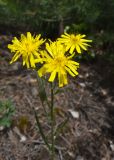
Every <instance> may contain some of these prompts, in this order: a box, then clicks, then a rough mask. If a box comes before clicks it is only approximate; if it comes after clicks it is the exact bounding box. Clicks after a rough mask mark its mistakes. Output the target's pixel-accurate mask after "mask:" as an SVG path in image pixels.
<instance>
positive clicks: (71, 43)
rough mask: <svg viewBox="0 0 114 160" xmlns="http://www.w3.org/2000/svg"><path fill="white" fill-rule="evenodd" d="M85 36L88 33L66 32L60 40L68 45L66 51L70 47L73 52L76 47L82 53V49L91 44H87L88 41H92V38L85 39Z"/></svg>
mask: <svg viewBox="0 0 114 160" xmlns="http://www.w3.org/2000/svg"><path fill="white" fill-rule="evenodd" d="M84 37H86V35H81V34H78V35H74V34H71V35H69V34H67V33H64V34H63V35H61V38H58V41H59V42H60V43H62V44H64V45H65V46H66V51H68V50H69V49H70V50H69V52H70V53H71V54H72V53H73V52H74V50H75V49H76V51H77V52H78V53H81V49H83V50H85V51H86V50H87V47H88V46H90V45H89V44H87V42H92V40H87V39H84Z"/></svg>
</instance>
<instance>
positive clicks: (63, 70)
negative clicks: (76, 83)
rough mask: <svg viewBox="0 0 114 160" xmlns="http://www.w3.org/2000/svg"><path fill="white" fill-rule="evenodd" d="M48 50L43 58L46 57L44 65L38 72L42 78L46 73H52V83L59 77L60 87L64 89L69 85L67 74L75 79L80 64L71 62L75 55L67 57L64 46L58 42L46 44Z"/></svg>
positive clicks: (50, 79) (50, 78)
mask: <svg viewBox="0 0 114 160" xmlns="http://www.w3.org/2000/svg"><path fill="white" fill-rule="evenodd" d="M46 50H47V51H44V52H43V53H42V54H43V57H45V58H44V64H43V66H42V67H41V68H40V69H39V70H38V74H39V76H40V77H42V76H43V75H45V74H46V73H50V74H51V75H50V77H49V81H50V82H53V81H54V80H55V78H56V76H58V80H59V87H63V86H64V85H66V84H68V81H67V73H69V74H70V75H71V76H73V77H74V76H76V75H78V72H77V68H78V67H79V63H77V62H75V61H73V60H71V58H72V57H73V55H70V56H66V55H65V53H66V50H65V47H64V45H62V44H60V43H58V42H51V43H50V44H48V43H46Z"/></svg>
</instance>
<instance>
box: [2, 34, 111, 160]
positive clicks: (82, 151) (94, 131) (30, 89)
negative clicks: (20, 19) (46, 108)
mask: <svg viewBox="0 0 114 160" xmlns="http://www.w3.org/2000/svg"><path fill="white" fill-rule="evenodd" d="M11 38H12V37H8V38H7V36H1V37H0V100H2V101H3V100H7V99H10V100H11V101H12V102H13V104H14V106H15V109H16V111H15V114H14V116H13V117H12V120H13V123H12V126H11V127H10V128H7V129H6V128H5V129H1V131H0V160H49V154H48V152H47V150H46V148H45V146H44V145H43V142H42V139H41V137H40V134H39V132H38V130H37V127H36V123H35V119H34V114H33V110H32V108H31V104H32V105H33V106H34V107H35V109H36V110H37V111H38V115H39V117H40V120H41V124H42V126H43V129H44V131H45V134H46V135H48V133H49V130H50V129H49V125H48V124H47V121H46V119H45V118H44V114H43V108H42V105H41V103H40V99H39V97H38V86H37V80H36V76H35V74H34V73H32V71H30V70H28V71H27V70H26V69H25V68H23V67H22V66H21V63H20V62H16V63H15V64H12V65H10V64H9V61H10V59H11V54H10V53H9V52H8V50H7V49H6V45H7V43H8V42H9V41H10V39H11ZM69 81H70V82H69V85H68V86H66V87H64V88H63V89H62V92H60V93H59V94H57V95H56V96H55V108H56V110H57V109H58V113H57V114H56V124H55V125H57V124H59V123H60V122H61V121H63V120H64V119H65V118H66V117H69V120H68V123H67V124H66V126H65V128H64V129H63V130H62V132H61V134H60V135H59V136H58V137H57V139H56V160H114V97H113V96H114V66H113V65H112V64H108V63H106V62H104V61H103V60H101V59H99V58H98V59H96V60H95V61H93V62H92V63H90V62H88V63H87V62H86V63H81V65H80V69H79V76H78V77H76V78H72V79H70V80H69ZM47 90H49V88H48V87H47ZM23 119H24V120H23ZM21 121H25V122H24V125H21Z"/></svg>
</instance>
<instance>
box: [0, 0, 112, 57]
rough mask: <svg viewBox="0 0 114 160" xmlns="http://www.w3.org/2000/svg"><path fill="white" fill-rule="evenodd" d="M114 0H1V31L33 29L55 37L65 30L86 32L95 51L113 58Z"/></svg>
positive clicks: (2, 32)
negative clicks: (91, 40)
mask: <svg viewBox="0 0 114 160" xmlns="http://www.w3.org/2000/svg"><path fill="white" fill-rule="evenodd" d="M113 29H114V1H113V0H103V1H97V0H70V1H69V0H0V32H1V34H19V33H20V32H21V33H23V32H26V31H31V32H33V33H41V34H42V35H43V36H44V37H47V38H51V39H55V38H57V37H58V36H60V34H61V33H63V32H64V31H67V32H69V33H70V32H74V33H77V32H78V33H82V34H83V33H85V34H87V36H90V38H92V39H93V44H94V45H95V47H94V48H95V52H96V53H94V52H93V53H92V55H91V56H92V57H94V56H95V55H96V54H97V53H98V54H100V55H101V54H102V52H103V55H104V54H106V53H108V55H106V58H108V59H110V60H112V59H114V54H113V51H114V45H113V43H114V32H113Z"/></svg>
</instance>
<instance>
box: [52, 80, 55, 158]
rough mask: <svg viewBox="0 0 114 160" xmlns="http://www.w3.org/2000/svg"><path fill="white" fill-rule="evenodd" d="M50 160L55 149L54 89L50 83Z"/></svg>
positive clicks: (53, 155)
mask: <svg viewBox="0 0 114 160" xmlns="http://www.w3.org/2000/svg"><path fill="white" fill-rule="evenodd" d="M51 143H52V145H51V160H54V157H55V150H54V145H55V143H54V90H53V85H52V83H51Z"/></svg>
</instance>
